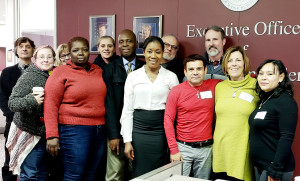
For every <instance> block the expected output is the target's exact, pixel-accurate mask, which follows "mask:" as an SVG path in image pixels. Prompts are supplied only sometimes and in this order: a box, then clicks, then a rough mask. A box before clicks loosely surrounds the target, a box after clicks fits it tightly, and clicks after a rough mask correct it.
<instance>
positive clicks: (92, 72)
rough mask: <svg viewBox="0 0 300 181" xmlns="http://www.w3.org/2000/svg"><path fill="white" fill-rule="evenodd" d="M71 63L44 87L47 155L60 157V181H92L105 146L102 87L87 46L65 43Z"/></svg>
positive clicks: (78, 39)
mask: <svg viewBox="0 0 300 181" xmlns="http://www.w3.org/2000/svg"><path fill="white" fill-rule="evenodd" d="M68 46H69V51H70V53H71V60H69V61H68V62H67V64H66V65H63V66H59V67H57V68H56V69H55V70H54V71H53V73H52V74H51V76H50V77H49V79H48V81H47V83H46V86H45V107H44V108H45V112H44V114H45V125H46V137H47V151H48V152H49V153H50V154H51V155H57V154H58V151H60V154H61V156H62V160H63V165H64V180H83V178H85V179H86V180H94V179H95V177H96V170H97V167H98V165H99V163H100V161H101V159H102V156H103V153H104V146H105V137H104V127H103V126H104V124H105V119H104V115H105V107H104V99H105V96H106V86H105V83H104V81H103V79H102V70H101V69H100V68H99V67H98V66H97V65H94V64H91V63H89V62H88V60H89V42H88V40H86V39H85V38H82V37H74V38H72V39H71V40H70V42H69V43H68Z"/></svg>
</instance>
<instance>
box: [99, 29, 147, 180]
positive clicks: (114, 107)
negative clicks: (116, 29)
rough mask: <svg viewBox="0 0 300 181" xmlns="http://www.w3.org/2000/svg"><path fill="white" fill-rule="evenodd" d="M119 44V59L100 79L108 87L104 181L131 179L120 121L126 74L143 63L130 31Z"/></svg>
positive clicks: (125, 33) (125, 31) (124, 34)
mask: <svg viewBox="0 0 300 181" xmlns="http://www.w3.org/2000/svg"><path fill="white" fill-rule="evenodd" d="M118 43H119V50H120V53H121V57H120V58H118V59H116V60H115V61H113V62H110V63H109V64H108V65H107V66H106V68H105V69H104V72H103V79H104V81H105V83H106V87H107V95H106V101H105V109H106V127H107V134H108V147H109V148H108V151H107V168H106V181H110V180H118V181H123V180H129V179H130V177H131V176H130V173H131V163H130V162H129V160H128V159H127V158H126V156H125V155H124V150H123V149H124V143H123V140H122V139H121V135H120V129H121V124H120V118H121V114H122V109H123V99H124V86H125V81H126V78H127V74H128V73H130V72H131V71H134V70H136V69H138V68H140V67H142V66H143V65H144V62H143V61H141V60H139V59H137V57H136V52H135V50H136V48H137V41H136V36H135V34H134V33H133V32H132V31H131V30H128V29H125V30H123V31H122V32H121V33H120V35H119V37H118ZM122 148H123V149H122Z"/></svg>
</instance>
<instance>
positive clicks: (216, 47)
mask: <svg viewBox="0 0 300 181" xmlns="http://www.w3.org/2000/svg"><path fill="white" fill-rule="evenodd" d="M212 48H214V49H217V47H215V46H210V47H209V50H211V49H212Z"/></svg>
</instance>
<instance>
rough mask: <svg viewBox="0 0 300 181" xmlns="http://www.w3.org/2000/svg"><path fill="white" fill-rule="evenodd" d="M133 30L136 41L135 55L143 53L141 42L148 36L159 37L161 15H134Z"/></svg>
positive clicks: (160, 32)
mask: <svg viewBox="0 0 300 181" xmlns="http://www.w3.org/2000/svg"><path fill="white" fill-rule="evenodd" d="M133 32H134V33H135V35H136V38H137V41H138V47H137V49H136V54H137V55H143V44H144V41H145V39H146V38H148V37H149V36H158V37H161V34H162V15H159V16H135V17H133Z"/></svg>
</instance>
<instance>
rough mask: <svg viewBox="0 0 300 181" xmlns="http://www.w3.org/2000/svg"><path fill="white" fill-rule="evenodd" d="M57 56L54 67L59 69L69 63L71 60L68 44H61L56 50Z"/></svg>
mask: <svg viewBox="0 0 300 181" xmlns="http://www.w3.org/2000/svg"><path fill="white" fill-rule="evenodd" d="M55 53H56V56H55V62H54V66H55V67H58V66H60V65H65V64H66V63H67V61H68V60H69V59H70V58H71V56H70V51H69V47H68V45H67V44H65V43H63V44H60V45H59V46H58V47H57V49H56V52H55Z"/></svg>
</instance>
